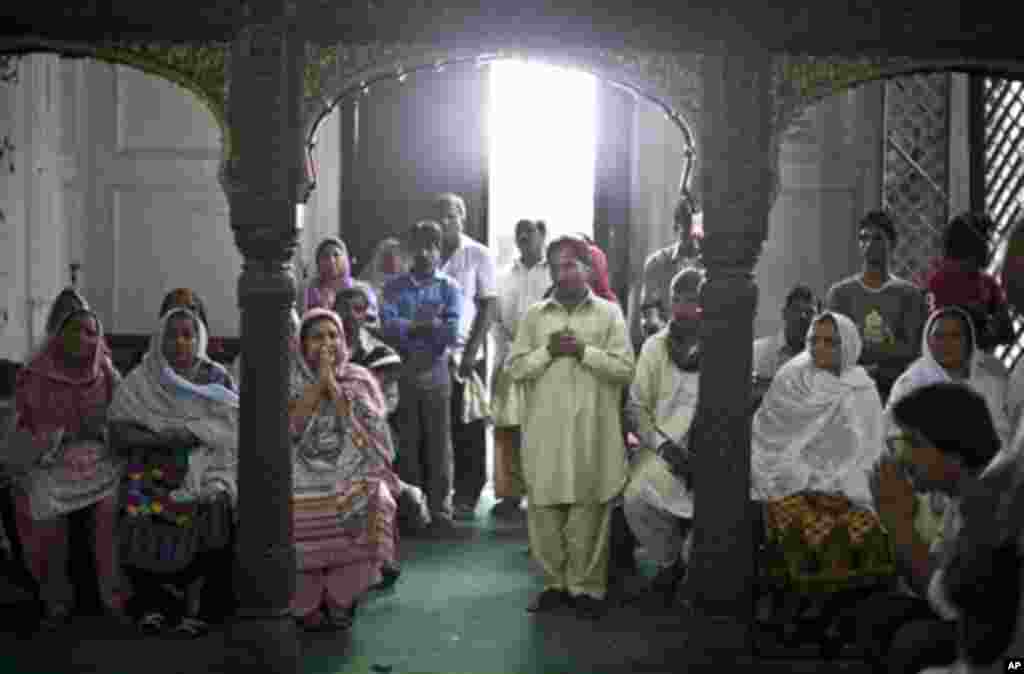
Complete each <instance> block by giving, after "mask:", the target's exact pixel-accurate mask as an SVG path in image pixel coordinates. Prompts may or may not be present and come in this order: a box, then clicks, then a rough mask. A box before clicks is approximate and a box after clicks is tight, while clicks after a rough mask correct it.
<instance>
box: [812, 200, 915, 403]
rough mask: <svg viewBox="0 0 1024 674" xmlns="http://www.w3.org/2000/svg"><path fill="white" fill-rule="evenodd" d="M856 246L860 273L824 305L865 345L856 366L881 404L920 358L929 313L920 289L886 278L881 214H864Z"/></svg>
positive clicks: (892, 235) (887, 233)
mask: <svg viewBox="0 0 1024 674" xmlns="http://www.w3.org/2000/svg"><path fill="white" fill-rule="evenodd" d="M857 240H858V241H859V243H860V253H861V257H862V258H863V267H862V269H861V272H860V273H859V274H856V275H854V276H851V277H849V278H847V279H844V280H842V281H840V282H838V283H836V284H835V285H833V286H832V287H831V288H830V289H829V291H828V296H827V297H826V299H825V304H826V305H827V307H828V308H829V309H831V310H832V311H838V312H839V313H841V314H846V315H847V316H849V317H850V318H851V319H852V320H853V322H854V323H856V324H857V328H858V330H860V335H861V339H863V340H864V350H863V352H862V353H861V357H860V364H861V365H863V366H864V369H866V370H867V371H868V374H870V375H871V376H872V378H874V380H875V382H876V384H877V385H878V392H879V394H880V395H881V396H882V401H883V402H885V400H887V399H888V397H889V390H890V389H891V388H892V385H893V383H894V382H895V381H896V379H897V378H898V377H899V376H900V375H901V374H902V373H903V371H904V370H906V369H907V366H908V365H910V363H912V362H913V361H914V359H916V358H917V357H918V356H919V355H921V354H920V350H921V331H922V330H924V323H925V320H926V319H927V318H928V307H927V305H926V303H925V297H924V292H923V291H922V290H921V289H920V288H918V287H917V286H916V285H914V284H913V283H911V282H910V281H905V280H903V279H901V278H898V277H896V276H893V275H892V274H890V273H889V262H890V259H891V256H892V249H893V248H895V246H896V226H895V225H894V224H893V221H892V218H890V217H889V216H888V215H887V214H886V213H884V212H883V211H872V212H870V213H868V214H867V215H865V216H864V217H863V218H862V219H861V221H860V226H859V229H858V234H857Z"/></svg>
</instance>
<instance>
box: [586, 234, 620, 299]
mask: <svg viewBox="0 0 1024 674" xmlns="http://www.w3.org/2000/svg"><path fill="white" fill-rule="evenodd" d="M590 259H591V262H592V269H593V279H592V280H591V281H590V289H591V290H592V291H593V292H594V294H595V295H597V296H598V297H602V298H604V299H606V300H608V301H609V302H615V303H616V304H618V302H619V298H618V296H617V295H616V294H615V291H614V290H612V287H611V283H610V282H609V281H608V257H607V256H606V255H605V254H604V251H603V250H601V249H600V248H599V247H598V246H597V244H590Z"/></svg>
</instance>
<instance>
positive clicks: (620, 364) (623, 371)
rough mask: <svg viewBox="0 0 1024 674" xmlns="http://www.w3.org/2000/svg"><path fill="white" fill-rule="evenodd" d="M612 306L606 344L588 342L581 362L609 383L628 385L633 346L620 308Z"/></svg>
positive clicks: (630, 377)
mask: <svg viewBox="0 0 1024 674" xmlns="http://www.w3.org/2000/svg"><path fill="white" fill-rule="evenodd" d="M613 308H614V310H615V314H614V316H613V318H612V320H611V325H610V326H609V331H610V333H609V335H608V341H607V344H606V346H605V347H604V348H600V347H596V346H591V345H589V344H588V345H587V346H585V347H584V349H583V358H582V359H581V362H582V364H583V366H584V367H585V368H587V369H588V370H590V371H591V372H593V373H594V374H595V375H596V376H597V377H598V378H599V379H603V380H605V381H606V382H608V383H609V384H620V385H622V386H629V384H630V383H631V382H632V381H633V369H634V368H633V364H634V358H635V357H634V356H633V347H632V345H631V344H630V343H629V332H628V330H627V329H626V319H625V318H624V317H623V316H622V310H621V309H619V307H618V305H613ZM546 351H547V349H546V348H545V352H546Z"/></svg>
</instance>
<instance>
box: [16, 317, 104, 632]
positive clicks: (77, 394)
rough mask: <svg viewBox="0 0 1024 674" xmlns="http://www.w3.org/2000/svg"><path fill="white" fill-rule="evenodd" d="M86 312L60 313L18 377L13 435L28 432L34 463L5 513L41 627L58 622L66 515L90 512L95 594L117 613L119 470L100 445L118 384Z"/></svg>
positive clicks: (65, 612) (94, 320)
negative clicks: (10, 516)
mask: <svg viewBox="0 0 1024 674" xmlns="http://www.w3.org/2000/svg"><path fill="white" fill-rule="evenodd" d="M108 353H109V351H108V350H107V348H106V346H105V343H104V341H103V333H102V326H101V324H100V320H99V318H98V317H97V316H96V314H94V313H92V312H91V311H89V310H88V309H82V308H79V309H75V310H73V311H71V312H70V313H69V314H68V315H66V316H65V317H64V319H63V321H62V322H61V323H60V325H59V327H58V328H57V330H56V332H55V334H54V335H53V336H52V337H51V338H50V339H49V341H48V343H47V345H46V347H45V348H43V349H42V350H41V351H40V352H39V353H38V354H36V355H35V356H34V357H33V358H32V359H31V360H30V361H29V363H28V365H26V366H25V367H24V368H23V369H22V370H21V371H20V372H19V373H18V378H17V382H16V386H15V400H16V412H17V430H18V431H20V432H22V433H26V434H29V435H30V436H31V437H32V438H33V439H34V441H35V443H36V445H37V446H38V449H39V453H40V455H39V458H38V459H37V460H36V461H35V462H34V463H33V464H32V465H31V466H30V467H29V468H28V469H27V470H26V471H25V472H24V473H23V474H22V475H20V476H19V478H18V480H17V489H16V493H15V508H16V511H17V523H18V534H19V536H20V537H21V541H22V545H23V550H24V555H25V561H26V564H27V566H28V567H29V569H30V570H31V572H32V575H33V576H34V577H35V579H36V581H37V582H38V583H39V589H40V599H41V600H42V602H43V605H44V612H43V621H42V625H43V627H45V628H48V629H54V628H56V627H58V626H60V625H61V624H62V623H64V622H66V621H67V619H68V618H69V617H70V614H71V606H70V605H69V604H68V603H67V602H66V600H64V597H66V593H65V592H64V590H65V589H66V588H67V587H68V585H69V581H68V578H67V571H66V568H65V560H66V559H67V555H68V550H67V547H68V515H69V514H70V513H73V512H75V511H78V510H82V509H85V508H91V509H92V520H93V536H92V538H93V542H94V551H93V552H94V554H95V559H96V570H97V575H98V582H99V590H100V597H101V600H102V601H103V604H104V607H105V609H106V610H107V612H108V614H110V615H114V616H117V617H120V616H121V615H122V611H121V609H122V604H123V602H122V598H121V597H120V596H119V595H118V594H117V589H116V584H117V579H118V577H119V574H118V568H117V558H116V555H115V536H114V531H115V525H116V518H117V487H118V481H119V478H120V466H119V464H118V462H117V461H116V460H115V458H114V457H113V456H112V455H111V453H110V452H109V450H108V447H107V442H106V415H107V408H108V406H109V405H110V401H111V399H112V397H113V393H114V390H115V388H116V387H117V385H118V383H119V381H120V377H119V375H118V374H117V371H116V370H115V369H114V366H113V365H112V363H111V362H110V358H109V356H108Z"/></svg>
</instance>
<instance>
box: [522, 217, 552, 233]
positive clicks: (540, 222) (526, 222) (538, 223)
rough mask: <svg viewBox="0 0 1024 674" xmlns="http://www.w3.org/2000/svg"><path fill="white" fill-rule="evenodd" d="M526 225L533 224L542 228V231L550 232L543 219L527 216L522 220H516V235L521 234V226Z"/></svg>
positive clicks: (539, 228)
mask: <svg viewBox="0 0 1024 674" xmlns="http://www.w3.org/2000/svg"><path fill="white" fill-rule="evenodd" d="M526 225H533V226H534V227H536V228H537V229H538V230H540V231H541V232H542V233H544V234H547V233H548V225H547V223H546V222H544V221H543V220H529V219H527V218H523V219H522V220H519V221H518V222H516V226H515V230H514V231H515V233H516V235H518V234H519V228H520V227H525V226H526Z"/></svg>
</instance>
